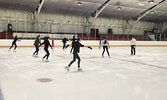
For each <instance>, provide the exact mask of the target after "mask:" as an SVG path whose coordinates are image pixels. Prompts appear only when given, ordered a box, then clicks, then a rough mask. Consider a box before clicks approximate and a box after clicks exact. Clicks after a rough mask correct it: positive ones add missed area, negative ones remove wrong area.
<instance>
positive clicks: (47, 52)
mask: <svg viewBox="0 0 167 100" xmlns="http://www.w3.org/2000/svg"><path fill="white" fill-rule="evenodd" d="M44 50H45V52H46V55H45V56H44V57H43V58H45V57H46V59H48V58H49V55H50V53H49V51H48V49H44Z"/></svg>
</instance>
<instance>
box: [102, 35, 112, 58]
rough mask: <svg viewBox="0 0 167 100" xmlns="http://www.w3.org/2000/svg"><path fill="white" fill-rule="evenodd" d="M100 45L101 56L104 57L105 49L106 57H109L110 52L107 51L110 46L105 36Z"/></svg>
mask: <svg viewBox="0 0 167 100" xmlns="http://www.w3.org/2000/svg"><path fill="white" fill-rule="evenodd" d="M102 46H103V52H102V57H104V52H105V50H106V51H107V54H108V57H110V54H109V52H108V47H109V46H110V44H109V42H108V40H107V39H106V38H104V40H103V41H102Z"/></svg>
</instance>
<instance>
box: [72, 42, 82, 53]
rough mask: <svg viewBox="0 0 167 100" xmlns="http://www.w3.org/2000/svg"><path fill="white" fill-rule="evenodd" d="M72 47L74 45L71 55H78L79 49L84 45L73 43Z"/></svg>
mask: <svg viewBox="0 0 167 100" xmlns="http://www.w3.org/2000/svg"><path fill="white" fill-rule="evenodd" d="M73 45H74V51H73V53H79V52H80V47H84V45H83V44H81V43H80V42H78V41H76V42H74V44H73Z"/></svg>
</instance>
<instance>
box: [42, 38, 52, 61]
mask: <svg viewBox="0 0 167 100" xmlns="http://www.w3.org/2000/svg"><path fill="white" fill-rule="evenodd" d="M43 44H44V50H45V52H46V55H45V56H44V57H43V58H42V60H44V59H45V57H46V62H48V58H49V55H50V53H49V50H48V47H49V46H50V47H51V49H53V48H52V46H51V44H50V42H49V37H45V38H44V42H43V43H41V44H40V45H39V47H40V46H42V45H43Z"/></svg>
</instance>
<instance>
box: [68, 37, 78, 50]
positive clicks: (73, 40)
mask: <svg viewBox="0 0 167 100" xmlns="http://www.w3.org/2000/svg"><path fill="white" fill-rule="evenodd" d="M76 40H77V39H76V38H75V36H73V38H72V40H71V41H72V48H71V51H70V53H72V50H73V49H74V43H75V41H76Z"/></svg>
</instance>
